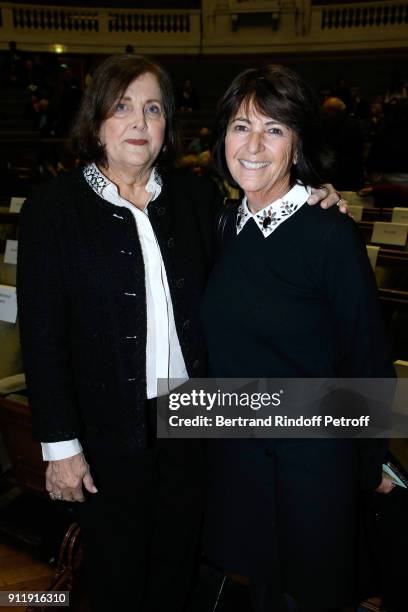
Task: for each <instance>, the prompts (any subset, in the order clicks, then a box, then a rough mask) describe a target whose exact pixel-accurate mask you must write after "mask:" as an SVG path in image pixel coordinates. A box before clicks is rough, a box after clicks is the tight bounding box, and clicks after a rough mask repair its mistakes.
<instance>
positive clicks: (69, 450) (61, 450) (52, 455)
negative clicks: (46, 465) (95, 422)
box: [41, 438, 82, 461]
mask: <svg viewBox="0 0 408 612" xmlns="http://www.w3.org/2000/svg"><path fill="white" fill-rule="evenodd" d="M41 448H42V456H43V459H44V461H58V460H59V459H68V457H73V456H74V455H77V454H78V453H82V446H81V444H80V442H79V440H78V439H77V438H75V439H74V440H63V441H62V442H41Z"/></svg>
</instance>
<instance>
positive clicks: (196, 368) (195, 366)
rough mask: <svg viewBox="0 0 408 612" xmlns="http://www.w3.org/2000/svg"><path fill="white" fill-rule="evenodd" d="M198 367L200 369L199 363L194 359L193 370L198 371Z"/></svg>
mask: <svg viewBox="0 0 408 612" xmlns="http://www.w3.org/2000/svg"><path fill="white" fill-rule="evenodd" d="M199 367H200V361H199V360H198V359H196V360H195V361H193V370H198V368H199Z"/></svg>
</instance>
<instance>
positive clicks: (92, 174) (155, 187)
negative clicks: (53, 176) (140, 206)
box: [83, 164, 163, 202]
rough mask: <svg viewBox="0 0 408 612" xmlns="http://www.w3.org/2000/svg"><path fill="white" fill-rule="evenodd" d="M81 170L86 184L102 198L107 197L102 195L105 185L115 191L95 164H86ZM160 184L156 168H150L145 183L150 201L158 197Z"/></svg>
mask: <svg viewBox="0 0 408 612" xmlns="http://www.w3.org/2000/svg"><path fill="white" fill-rule="evenodd" d="M83 172H84V177H85V180H86V181H87V183H88V185H89V186H90V187H92V189H93V190H94V191H95V192H96V193H97V194H98V195H100V196H101V198H104V199H105V200H106V199H107V198H105V197H104V195H103V192H104V190H105V189H106V188H107V187H109V188H111V189H112V188H114V190H116V192H117V187H116V185H115V184H114V183H112V181H110V180H109V179H108V178H107V177H106V176H105V175H104V174H102V172H101V171H100V170H99V168H98V166H97V165H96V164H88V165H87V166H85V168H84V171H83ZM162 186H163V181H162V178H161V176H160V174H159V171H158V170H157V168H152V171H151V173H150V176H149V180H148V181H147V184H146V191H147V192H148V193H151V194H152V197H151V198H150V201H151V202H152V201H153V200H155V199H156V198H158V197H159V195H160V194H161V190H162Z"/></svg>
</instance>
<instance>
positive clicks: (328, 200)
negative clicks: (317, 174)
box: [307, 183, 348, 213]
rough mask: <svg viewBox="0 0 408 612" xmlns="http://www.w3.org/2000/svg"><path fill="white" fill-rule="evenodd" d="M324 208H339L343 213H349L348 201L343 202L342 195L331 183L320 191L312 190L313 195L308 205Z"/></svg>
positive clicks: (326, 184)
mask: <svg viewBox="0 0 408 612" xmlns="http://www.w3.org/2000/svg"><path fill="white" fill-rule="evenodd" d="M319 202H320V206H321V207H322V208H330V206H335V205H336V204H337V206H338V207H339V210H340V211H341V212H342V213H347V212H348V206H347V200H343V198H342V197H341V194H340V193H339V192H338V191H336V190H335V189H334V187H333V185H331V184H330V183H325V184H324V185H322V186H321V187H320V188H319V189H313V188H312V195H311V196H310V197H309V199H308V200H307V203H308V204H319Z"/></svg>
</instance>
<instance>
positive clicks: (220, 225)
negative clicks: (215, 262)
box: [216, 200, 240, 250]
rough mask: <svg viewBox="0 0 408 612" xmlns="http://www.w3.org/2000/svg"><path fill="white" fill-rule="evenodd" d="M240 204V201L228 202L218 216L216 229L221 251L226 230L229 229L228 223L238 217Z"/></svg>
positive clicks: (218, 245)
mask: <svg viewBox="0 0 408 612" xmlns="http://www.w3.org/2000/svg"><path fill="white" fill-rule="evenodd" d="M239 204H240V201H239V200H227V202H226V204H224V206H223V207H222V209H221V210H220V212H219V214H218V217H217V228H216V236H217V238H216V240H217V247H218V250H219V249H221V247H222V243H223V242H224V236H225V228H226V227H227V224H228V221H229V220H230V219H232V218H233V217H234V216H235V215H236V213H237V210H238V206H239Z"/></svg>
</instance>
